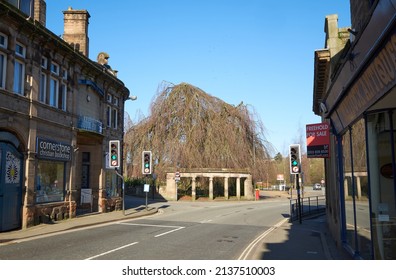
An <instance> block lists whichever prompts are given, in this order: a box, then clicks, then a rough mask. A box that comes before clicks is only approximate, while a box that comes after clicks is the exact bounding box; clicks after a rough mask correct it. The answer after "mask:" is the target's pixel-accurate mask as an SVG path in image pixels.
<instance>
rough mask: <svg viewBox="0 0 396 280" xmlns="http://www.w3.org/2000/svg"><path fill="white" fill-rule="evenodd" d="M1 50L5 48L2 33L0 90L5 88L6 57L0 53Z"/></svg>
mask: <svg viewBox="0 0 396 280" xmlns="http://www.w3.org/2000/svg"><path fill="white" fill-rule="evenodd" d="M1 48H4V49H6V48H7V36H5V35H4V34H3V33H0V88H5V81H6V72H7V71H6V67H7V56H6V54H5V53H2V52H1Z"/></svg>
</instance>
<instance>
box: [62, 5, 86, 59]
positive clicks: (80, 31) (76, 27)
mask: <svg viewBox="0 0 396 280" xmlns="http://www.w3.org/2000/svg"><path fill="white" fill-rule="evenodd" d="M63 15H64V34H63V40H65V41H66V42H67V43H69V44H71V45H72V46H74V48H75V50H76V51H80V52H81V53H82V54H83V55H85V56H86V57H88V55H89V38H88V24H89V18H90V15H89V13H88V11H86V10H73V9H72V8H71V7H69V8H68V10H67V11H63Z"/></svg>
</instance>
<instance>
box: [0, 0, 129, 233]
mask: <svg viewBox="0 0 396 280" xmlns="http://www.w3.org/2000/svg"><path fill="white" fill-rule="evenodd" d="M63 13H64V34H63V36H62V38H61V37H60V36H57V35H55V34H53V33H52V32H51V31H50V30H48V29H47V28H46V27H45V20H46V3H45V1H43V0H20V1H11V0H10V1H0V231H7V230H14V229H18V228H26V227H30V226H33V225H37V224H39V223H42V222H49V221H51V220H58V219H64V218H73V217H75V216H76V215H78V214H79V213H80V212H82V211H94V212H105V211H108V210H109V209H114V206H119V204H118V205H115V202H117V201H118V202H119V201H120V199H119V197H120V188H119V186H120V185H121V184H119V183H120V182H118V179H117V178H118V177H117V175H116V174H115V171H114V169H111V168H109V164H108V150H109V148H108V146H109V140H120V141H121V146H122V139H123V115H124V102H125V100H126V99H128V97H129V90H128V89H127V88H126V87H125V85H124V84H123V82H122V81H120V80H119V79H118V78H117V76H116V71H114V70H112V68H111V67H110V66H109V65H108V58H109V55H108V54H107V53H105V52H103V53H100V54H99V55H98V61H97V62H96V61H92V60H90V59H89V58H88V51H89V37H88V24H89V18H90V15H89V13H88V12H87V11H86V10H73V9H72V8H69V9H67V10H66V11H64V12H63ZM121 166H122V165H121ZM116 204H117V203H116Z"/></svg>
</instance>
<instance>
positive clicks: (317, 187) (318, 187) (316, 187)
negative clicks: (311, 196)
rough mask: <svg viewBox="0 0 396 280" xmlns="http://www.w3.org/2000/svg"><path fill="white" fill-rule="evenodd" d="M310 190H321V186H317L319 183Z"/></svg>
mask: <svg viewBox="0 0 396 280" xmlns="http://www.w3.org/2000/svg"><path fill="white" fill-rule="evenodd" d="M312 189H313V190H321V189H322V185H321V184H319V183H316V184H315V185H314V186H313V188H312Z"/></svg>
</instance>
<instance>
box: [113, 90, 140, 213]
mask: <svg viewBox="0 0 396 280" xmlns="http://www.w3.org/2000/svg"><path fill="white" fill-rule="evenodd" d="M127 100H132V101H135V100H137V96H136V95H132V96H128V97H127V98H126V99H125V100H124V103H125V101H127ZM123 109H124V110H123V113H124V115H125V104H124V107H123ZM124 119H125V117H124V118H122V148H124V134H125V131H124V129H125V128H124ZM121 162H122V165H124V149H122V161H121ZM123 170H124V168H123V166H121V171H123ZM116 174H117V176H118V177H120V178H121V180H122V214H123V215H124V216H125V179H124V176H123V174H120V173H118V171H117V170H116Z"/></svg>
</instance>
